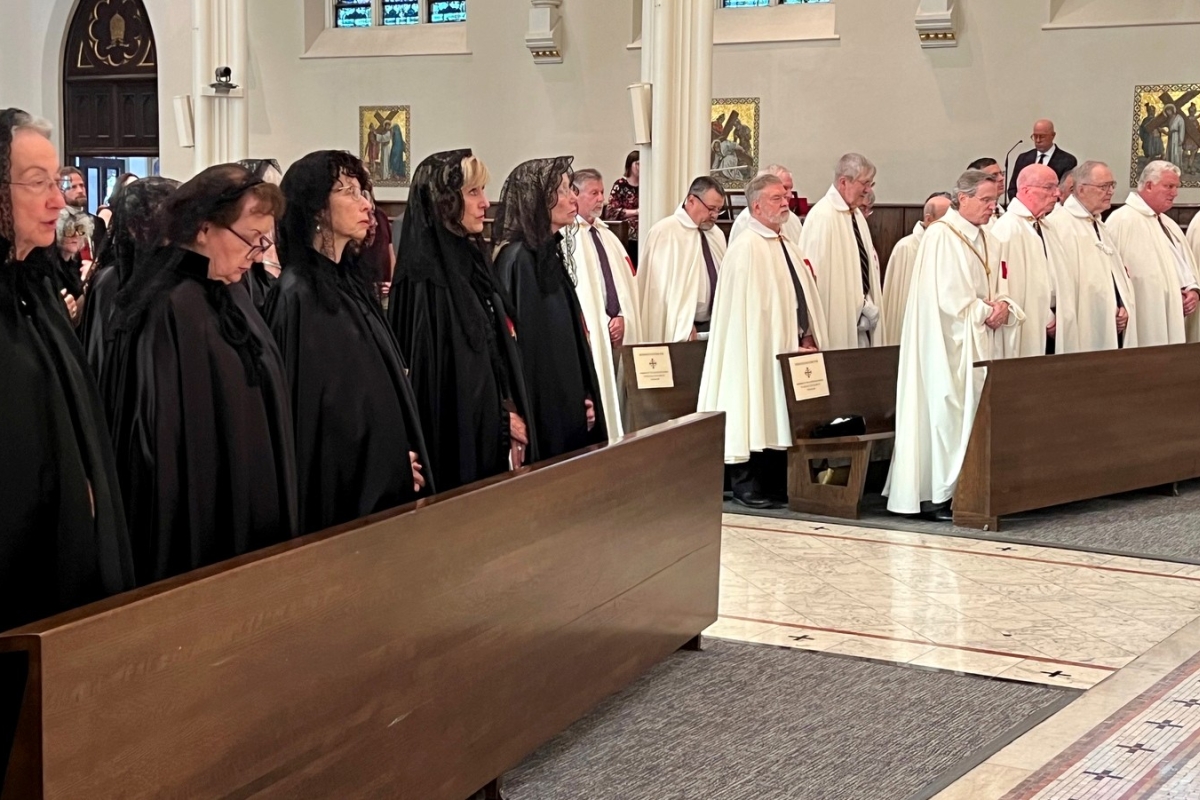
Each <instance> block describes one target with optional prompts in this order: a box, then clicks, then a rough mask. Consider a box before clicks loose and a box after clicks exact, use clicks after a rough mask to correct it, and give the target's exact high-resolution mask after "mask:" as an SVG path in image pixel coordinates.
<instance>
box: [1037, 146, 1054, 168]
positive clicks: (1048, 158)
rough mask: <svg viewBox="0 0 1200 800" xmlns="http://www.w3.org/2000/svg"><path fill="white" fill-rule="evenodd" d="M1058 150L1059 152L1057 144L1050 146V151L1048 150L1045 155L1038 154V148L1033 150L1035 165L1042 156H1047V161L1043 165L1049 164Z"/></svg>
mask: <svg viewBox="0 0 1200 800" xmlns="http://www.w3.org/2000/svg"><path fill="white" fill-rule="evenodd" d="M1056 150H1058V145H1056V144H1052V145H1050V149H1049V150H1047V151H1046V152H1045V153H1040V152H1038V149H1037V148H1036V147H1035V148H1033V163H1035V164H1036V163H1037V161H1038V159H1039V158H1041V157H1042V156H1045V157H1046V160H1045V161H1044V162H1043V163H1044V164H1049V163H1050V159H1051V158H1052V157H1053V156H1054V153H1055V151H1056Z"/></svg>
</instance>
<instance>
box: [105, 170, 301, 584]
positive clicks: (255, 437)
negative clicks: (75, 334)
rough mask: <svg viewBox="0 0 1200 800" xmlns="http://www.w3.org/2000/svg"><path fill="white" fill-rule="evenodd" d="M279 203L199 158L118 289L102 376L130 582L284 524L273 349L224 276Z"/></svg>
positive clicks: (243, 269)
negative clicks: (201, 165)
mask: <svg viewBox="0 0 1200 800" xmlns="http://www.w3.org/2000/svg"><path fill="white" fill-rule="evenodd" d="M282 213H283V195H282V193H281V192H280V191H279V188H278V187H276V186H273V185H271V184H269V183H264V182H263V181H262V180H261V179H258V178H255V177H254V176H253V175H252V174H251V173H250V172H249V171H247V170H246V169H245V168H243V167H240V166H238V165H236V164H221V165H219V166H215V167H209V168H208V169H206V170H204V171H203V172H201V173H200V174H199V175H197V176H196V177H194V178H192V179H191V180H190V181H188V182H187V183H185V184H183V185H182V186H180V187H179V189H178V190H177V191H176V192H175V193H174V194H173V195H172V196H171V198H170V199H169V200H168V201H167V202H166V204H165V205H164V206H163V208H162V212H161V214H160V220H161V222H160V232H161V233H160V237H159V244H160V246H159V247H158V248H157V249H156V250H155V251H153V252H152V253H150V254H149V255H148V256H147V257H146V258H144V259H142V261H141V262H140V263H139V264H138V266H137V268H136V271H135V274H134V276H133V277H132V278H131V279H130V281H129V283H128V284H127V285H126V287H125V288H124V289H122V291H121V293H120V294H119V295H118V297H117V307H116V311H115V315H114V328H115V329H116V331H117V334H116V341H115V342H114V347H113V350H112V352H111V356H110V365H109V366H108V367H106V370H105V375H104V388H105V396H106V399H107V400H108V410H109V415H110V420H111V425H112V430H113V443H114V446H115V447H116V451H117V463H118V466H119V469H120V477H121V481H122V485H123V487H124V494H125V510H126V513H127V514H128V516H129V524H130V530H131V533H132V538H133V547H134V559H135V563H136V567H137V574H138V581H139V583H143V584H144V583H149V582H151V581H156V580H161V579H163V578H167V577H170V576H172V575H178V574H180V573H183V572H187V571H189V570H193V569H196V568H198V567H202V566H205V565H207V564H213V563H215V562H218V561H222V560H224V559H227V558H231V557H233V556H236V555H240V554H242V553H246V552H249V551H251V550H255V549H258V548H260V547H265V546H267V545H271V544H275V543H277V542H281V541H284V540H286V539H289V538H291V537H292V536H294V535H295V534H296V530H297V524H296V466H295V455H294V452H293V447H292V415H291V408H290V403H289V398H288V384H287V378H286V374H285V371H284V366H283V361H282V360H281V359H280V357H279V351H278V349H276V347H275V341H274V340H273V339H272V337H271V332H270V330H269V329H268V328H267V326H266V323H264V322H263V320H262V318H261V317H260V316H259V314H258V312H257V311H256V310H255V308H254V306H253V304H252V303H251V301H250V296H249V294H248V293H247V292H245V291H244V290H242V288H241V287H238V286H235V284H237V283H238V282H239V281H240V280H242V279H243V277H244V276H245V274H246V273H247V272H248V271H249V269H250V267H251V265H252V264H254V263H255V262H256V261H257V260H258V259H260V258H261V257H262V253H263V251H265V250H266V249H267V248H269V247H270V246H271V244H272V240H271V236H272V234H273V233H274V231H275V222H276V220H277V219H278V218H279V217H280V215H281V214H282Z"/></svg>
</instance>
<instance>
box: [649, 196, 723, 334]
mask: <svg viewBox="0 0 1200 800" xmlns="http://www.w3.org/2000/svg"><path fill="white" fill-rule="evenodd" d="M699 231H700V229H699V228H698V227H697V226H696V223H694V222H692V218H691V217H689V216H688V215H687V212H686V211H684V210H683V209H682V208H679V209H677V210H676V211H675V213H674V214H672V215H671V216H669V217H667V218H666V219H664V220H661V221H659V222H658V223H656V224H655V225H654V227H652V228H651V229H650V230H649V231H648V232H647V233H646V234H645V235H644V236H643V237H642V241H641V252H640V254H639V258H638V274H637V284H638V294H639V295H640V296H641V302H642V313H641V319H640V320H639V324H640V326H641V332H640V334H639V336H640V339H641V341H642V342H646V343H654V344H658V343H660V342H686V341H687V340H688V339H689V338H691V335H692V329H693V328H694V327H695V325H696V311H697V308H698V307H703V306H704V305H705V304H706V302H707V300H708V298H709V291H710V287H709V285H708V284H709V281H708V267H707V265H706V264H705V263H704V253H703V252H701V250H700V233H699ZM704 236H705V237H706V238H707V239H708V245H709V248H710V249H711V250H712V255H713V261H714V262H715V264H716V267H717V273H718V275H719V274H720V270H721V262H722V260H723V259H724V257H725V234H723V233H721V230H720V229H719V228H717V227H716V226H715V225H714V226H713V227H712V228H711V229H710V230H707V231H705V232H704ZM717 285H718V286H720V281H719V280H718V281H717Z"/></svg>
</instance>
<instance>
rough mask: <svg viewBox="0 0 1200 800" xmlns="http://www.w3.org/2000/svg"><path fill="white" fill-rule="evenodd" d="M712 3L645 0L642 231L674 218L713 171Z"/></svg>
mask: <svg viewBox="0 0 1200 800" xmlns="http://www.w3.org/2000/svg"><path fill="white" fill-rule="evenodd" d="M715 9H716V3H714V2H712V0H644V2H643V5H642V81H644V82H645V83H649V84H651V85H652V87H653V88H652V92H653V100H652V105H651V116H650V130H651V144H650V145H649V146H644V147H642V155H641V161H642V165H641V171H642V172H641V186H640V187H639V189H638V194H639V198H638V205H639V208H640V222H641V227H642V230H646V229H648V228H649V227H650V226H651V225H653V224H654V223H655V222H658V221H659V220H660V219H663V218H664V217H667V216H669V215H671V214H673V213H674V212H675V208H676V207H677V206H678V205H679V204H680V203H681V202H682V201H683V199H684V194H685V193H686V192H687V187H688V185H689V184H690V183H691V182H692V180H693V179H694V178H696V177H697V176H699V175H707V174H708V173H709V170H710V167H711V166H712V161H711V156H710V155H709V148H710V147H711V141H712V140H711V134H710V133H709V130H710V128H711V124H710V117H711V108H712V42H713V12H714V11H715Z"/></svg>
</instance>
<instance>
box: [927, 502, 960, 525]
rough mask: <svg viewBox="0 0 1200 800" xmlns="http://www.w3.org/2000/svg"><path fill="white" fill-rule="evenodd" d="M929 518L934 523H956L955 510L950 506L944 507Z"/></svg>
mask: <svg viewBox="0 0 1200 800" xmlns="http://www.w3.org/2000/svg"><path fill="white" fill-rule="evenodd" d="M929 518H930V519H932V520H933V521H934V522H954V509H952V508H951V507H950V506H949V505H944V506H942V507H941V508H939V509H937V510H936V511H934V512H933V513H932V514H931V515H930V517H929Z"/></svg>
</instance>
